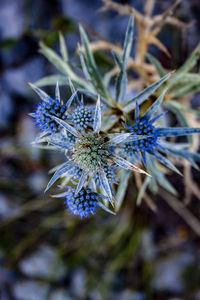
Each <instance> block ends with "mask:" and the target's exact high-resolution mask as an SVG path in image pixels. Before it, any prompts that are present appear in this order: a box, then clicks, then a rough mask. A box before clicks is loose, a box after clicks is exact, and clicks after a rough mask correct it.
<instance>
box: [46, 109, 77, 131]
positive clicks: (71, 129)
mask: <svg viewBox="0 0 200 300" xmlns="http://www.w3.org/2000/svg"><path fill="white" fill-rule="evenodd" d="M47 115H48V116H49V117H51V118H52V119H53V120H55V121H56V122H57V123H58V124H60V125H61V126H62V127H63V128H65V129H66V130H67V131H69V132H70V133H71V134H72V135H74V136H75V137H80V136H79V133H78V131H77V130H76V129H75V128H73V127H72V126H71V125H69V124H68V123H67V122H65V121H63V120H62V119H59V118H57V117H54V116H52V115H49V114H47Z"/></svg>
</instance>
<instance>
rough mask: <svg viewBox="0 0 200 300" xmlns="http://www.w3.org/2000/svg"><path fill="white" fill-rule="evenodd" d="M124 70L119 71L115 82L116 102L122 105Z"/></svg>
mask: <svg viewBox="0 0 200 300" xmlns="http://www.w3.org/2000/svg"><path fill="white" fill-rule="evenodd" d="M126 85H127V76H126V70H124V69H123V70H121V71H120V73H119V75H118V76H117V80H116V102H119V103H123V102H124V99H125V95H126Z"/></svg>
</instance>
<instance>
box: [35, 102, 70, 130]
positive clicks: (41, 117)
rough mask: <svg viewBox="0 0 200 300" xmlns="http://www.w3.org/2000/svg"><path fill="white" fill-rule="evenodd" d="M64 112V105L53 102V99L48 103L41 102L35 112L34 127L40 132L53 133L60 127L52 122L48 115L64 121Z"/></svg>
mask: <svg viewBox="0 0 200 300" xmlns="http://www.w3.org/2000/svg"><path fill="white" fill-rule="evenodd" d="M65 112H66V106H65V104H61V103H60V102H59V101H54V100H53V99H52V100H51V101H49V102H48V103H47V102H44V101H43V102H42V103H40V104H39V105H38V107H37V109H36V111H35V120H36V125H37V126H39V127H40V128H41V130H42V131H47V132H50V133H54V132H56V131H57V130H58V129H59V128H60V125H59V124H58V123H57V122H56V121H54V120H53V119H52V118H51V117H50V115H52V116H55V117H57V118H60V119H63V120H65V119H66V118H67V116H66V115H65Z"/></svg>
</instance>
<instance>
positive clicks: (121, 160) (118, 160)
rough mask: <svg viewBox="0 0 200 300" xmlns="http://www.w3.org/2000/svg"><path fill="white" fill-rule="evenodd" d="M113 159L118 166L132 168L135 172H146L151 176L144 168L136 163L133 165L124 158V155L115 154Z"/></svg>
mask: <svg viewBox="0 0 200 300" xmlns="http://www.w3.org/2000/svg"><path fill="white" fill-rule="evenodd" d="M112 159H113V161H114V162H115V163H116V164H117V165H118V166H120V167H121V168H123V169H127V170H132V171H135V172H138V173H143V174H145V175H148V176H150V175H149V174H148V173H147V172H145V171H144V170H142V169H140V168H138V167H136V166H135V165H133V164H132V163H130V162H129V161H127V160H125V159H124V158H122V157H119V156H116V155H113V156H112Z"/></svg>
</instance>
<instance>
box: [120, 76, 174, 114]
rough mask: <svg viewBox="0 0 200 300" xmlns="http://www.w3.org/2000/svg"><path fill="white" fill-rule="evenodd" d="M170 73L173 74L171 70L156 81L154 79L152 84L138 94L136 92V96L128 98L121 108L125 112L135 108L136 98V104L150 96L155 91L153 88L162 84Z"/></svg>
mask: <svg viewBox="0 0 200 300" xmlns="http://www.w3.org/2000/svg"><path fill="white" fill-rule="evenodd" d="M172 74H173V72H170V73H168V74H166V75H165V76H163V77H162V78H161V79H159V80H158V81H156V82H155V83H154V84H152V85H150V86H148V87H147V88H146V89H145V90H143V91H142V92H141V93H140V94H138V95H137V96H135V97H134V98H132V99H131V100H129V101H128V102H126V103H125V104H124V105H123V107H124V108H123V110H124V111H125V112H126V113H128V112H130V111H131V110H133V109H134V108H135V105H136V100H137V102H138V105H140V104H141V103H143V102H144V101H145V100H146V99H147V98H148V97H149V96H151V95H152V94H153V93H154V92H155V90H156V89H157V88H158V87H159V86H160V85H161V84H163V83H164V82H165V81H166V80H167V79H169V78H170V77H171V75H172Z"/></svg>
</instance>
